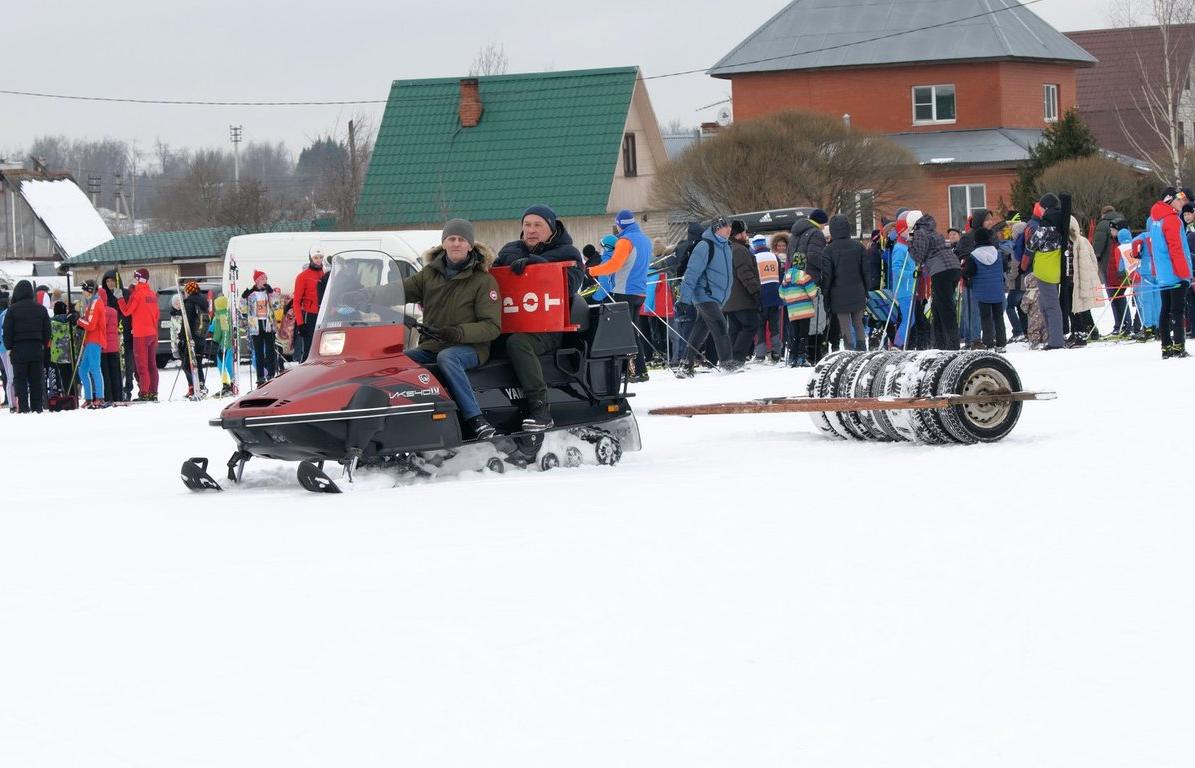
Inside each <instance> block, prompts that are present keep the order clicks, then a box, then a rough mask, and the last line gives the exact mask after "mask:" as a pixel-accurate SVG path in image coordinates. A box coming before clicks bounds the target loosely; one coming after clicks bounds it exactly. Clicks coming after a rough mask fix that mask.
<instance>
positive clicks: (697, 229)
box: [688, 221, 705, 242]
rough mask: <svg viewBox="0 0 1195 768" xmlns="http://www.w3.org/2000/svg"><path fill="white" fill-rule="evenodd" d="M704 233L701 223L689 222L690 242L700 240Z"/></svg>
mask: <svg viewBox="0 0 1195 768" xmlns="http://www.w3.org/2000/svg"><path fill="white" fill-rule="evenodd" d="M704 231H705V230H704V229H703V228H702V226H701V222H700V221H690V222H689V234H688V238H689V240H692V241H694V242H696V241H698V240H700V239H701V235H702V234H703V232H704Z"/></svg>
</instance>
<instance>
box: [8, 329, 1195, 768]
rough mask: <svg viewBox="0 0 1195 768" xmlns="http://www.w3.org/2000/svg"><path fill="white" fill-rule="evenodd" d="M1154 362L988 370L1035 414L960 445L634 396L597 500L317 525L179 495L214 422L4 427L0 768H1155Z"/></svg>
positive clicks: (717, 395) (375, 479) (701, 384)
mask: <svg viewBox="0 0 1195 768" xmlns="http://www.w3.org/2000/svg"><path fill="white" fill-rule="evenodd" d="M1157 356H1158V351H1157V346H1156V345H1150V346H1133V345H1126V346H1118V347H1108V346H1103V347H1098V346H1095V345H1093V346H1092V347H1090V348H1088V349H1085V350H1075V351H1066V352H1050V353H1028V352H1022V353H1016V354H1014V355H1012V358H1013V360H1014V362H1015V363H1016V365H1017V366H1018V368H1019V370H1020V372H1021V376H1022V379H1023V380H1024V382H1025V386H1026V387H1027V388H1031V389H1052V390H1056V391H1057V392H1058V393H1059V399H1058V400H1057V401H1056V402H1047V403H1027V404H1026V405H1025V410H1024V414H1023V416H1022V419H1021V423H1020V425H1019V426H1018V428H1017V429H1016V431H1015V432H1014V433H1013V434H1012V436H1011V437H1010V438H1009V439H1007V440H1006V441H1004V442H1002V443H999V444H995V445H981V446H971V447H962V446H953V447H924V446H914V445H907V444H905V445H865V444H858V443H845V442H834V441H831V440H828V439H825V438H823V437H822V436H820V435H819V434H817V433H816V432H814V430H813V427H812V425H811V423H810V422H809V419H808V417H806V416H803V415H785V416H729V417H702V418H697V419H677V418H667V417H649V416H646V410H647V409H648V408H650V407H653V406H657V405H665V404H681V403H698V402H713V401H720V400H731V399H735V400H737V399H743V398H746V397H751V396H761V395H785V394H795V393H799V392H802V391H803V389H804V384H805V380H806V376H807V373H806V372H802V371H790V370H777V369H771V368H768V369H757V370H752V371H751V372H749V373H747V374H744V375H741V376H732V377H721V376H715V375H706V376H700V377H698V378H697V379H694V380H691V381H676V380H671V379H669V380H663V378H662V377H660V376H657V377H656V379H655V380H653V381H651V382H649V383H648V384H646V385H643V386H642V387H641V388H640V389H639V396H638V397H637V398H636V401H635V406H636V408H637V409H638V410H639V411H640V412H641V416H640V426H641V430H642V435H643V442H644V450H643V451H642V452H640V453H636V454H630V455H628V456H626V457H625V458H624V461H623V463H622V464H621V465H620V466H618V467H615V468H608V467H585V468H581V469H575V470H556V471H553V472H550V473H538V472H512V473H507V474H506V475H503V476H497V475H480V474H477V475H470V476H467V477H461V478H460V479H458V480H453V481H438V482H432V483H425V484H421V485H415V486H410V487H403V488H391V487H389V486H390V484H391V483H390V481H389V480H388V479H387V478H384V477H379V476H376V475H375V476H372V477H366V478H364V479H363V480H362V482H361V483H359V484H358V486H357V487H356V488H354V489H353V492H351V493H346V494H344V495H342V496H316V495H313V494H308V493H306V492H304V491H302V490H299V489H298V486H297V485H296V484H295V482H294V479H293V467H283V466H282V465H278V466H277V467H273V468H272V467H270V466H268V465H267V464H266V463H262V462H253V463H250V465H249V467H248V469H247V477H248V478H250V482H248V483H247V486H248V487H246V488H242V489H238V490H237V491H235V492H229V493H224V494H219V495H214V494H209V495H196V494H191V493H189V492H187V491H186V490H185V489H183V487H182V485H181V484H180V483H179V480H178V466H179V464H180V462H181V460H182V459H183V458H185V457H187V456H193V455H206V456H208V457H210V458H211V459H212V460H213V463H214V464H215V465H216V468H217V470H220V469H222V467H223V462H224V460H225V459H226V458H227V456H228V454H229V453H230V452H231V450H232V444H231V441H229V440H228V439H227V438H226V437H225V436H224V435H223V434H222V433H221V432H220V431H219V430H217V429H213V428H210V427H208V426H207V425H206V420H207V419H208V418H209V417H211V416H213V415H214V414H215V413H216V412H217V410H218V408H219V407H220V406H219V404H218V403H215V402H207V403H184V402H179V403H170V404H162V405H158V406H152V405H139V406H134V407H130V408H122V409H109V410H106V411H102V412H77V413H66V414H46V415H43V416H41V417H32V416H21V417H16V416H9V415H8V414H3V415H2V416H0V425H2V426H0V429H2V430H3V432H2V434H3V436H4V439H3V440H2V441H0V476H2V477H3V488H4V493H5V496H4V503H3V504H2V505H0V525H2V529H0V765H3V766H20V767H21V768H41V767H43V766H55V767H58V766H87V767H88V768H106V767H108V766H112V767H113V768H115V767H117V766H119V767H120V768H128V767H129V766H155V767H156V766H171V767H172V768H183V767H190V766H204V767H205V768H208V767H210V766H254V767H259V766H287V767H288V768H293V767H295V766H354V767H360V766H396V765H404V766H472V765H501V766H603V767H605V766H613V765H624V766H686V767H689V766H794V765H801V766H818V768H829V767H836V766H843V767H845V766H852V767H856V766H869V767H876V766H902V767H903V766H908V767H910V768H913V767H916V768H928V767H931V766H933V767H937V766H941V767H942V768H946V767H949V768H958V766H968V768H979V767H986V766H1018V767H1020V766H1084V768H1097V767H1102V766H1109V767H1111V766H1118V767H1119V766H1151V768H1161V767H1163V766H1175V767H1178V766H1184V767H1186V766H1190V765H1192V764H1195V728H1192V727H1191V724H1192V722H1195V697H1193V696H1192V693H1191V692H1192V691H1193V690H1195V655H1193V654H1192V648H1195V590H1193V589H1192V585H1193V584H1195V558H1193V557H1192V547H1193V545H1195V521H1193V519H1192V515H1191V507H1190V503H1189V498H1190V495H1189V490H1187V489H1189V477H1190V476H1189V474H1188V472H1189V469H1188V465H1189V452H1188V451H1186V450H1185V449H1184V446H1185V444H1186V441H1185V439H1184V438H1183V436H1184V434H1185V433H1186V432H1187V431H1188V429H1189V424H1190V417H1191V408H1190V397H1191V392H1192V382H1193V381H1195V363H1191V362H1188V361H1166V362H1163V361H1161V360H1160V359H1158V358H1157ZM165 381H166V383H168V382H169V378H168V377H167V379H166V380H165ZM213 474H216V475H218V474H219V472H218V471H216V472H213ZM270 481H272V482H273V485H271V484H270Z"/></svg>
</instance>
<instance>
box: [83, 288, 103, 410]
mask: <svg viewBox="0 0 1195 768" xmlns="http://www.w3.org/2000/svg"><path fill="white" fill-rule="evenodd" d="M81 287H82V289H83V305H84V307H83V316H82V317H80V318H79V320H78V324H79V327H80V328H82V329H83V330H84V331H86V333H85V334H84V336H83V354H82V356H81V357H80V359H79V381H80V382H82V384H83V401H84V403H83V407H84V408H103V407H104V375H103V373H101V371H100V354H101V351H102V350H103V348H104V342H105V340H106V337H107V335H108V334H107V328H106V325H107V324H106V322H105V321H106V320H107V308H108V306H107V304H106V303H105V302H102V301H100V297H99V294H98V292H97V288H96V284H95V281H94V280H87V281H86V282H84V283H83V285H82V286H81Z"/></svg>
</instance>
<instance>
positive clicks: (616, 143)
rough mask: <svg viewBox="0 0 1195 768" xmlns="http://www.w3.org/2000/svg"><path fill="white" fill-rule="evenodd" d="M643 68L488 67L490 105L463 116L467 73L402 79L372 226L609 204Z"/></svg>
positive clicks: (365, 205)
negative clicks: (469, 120)
mask: <svg viewBox="0 0 1195 768" xmlns="http://www.w3.org/2000/svg"><path fill="white" fill-rule="evenodd" d="M638 76H639V69H638V67H620V68H616V69H588V70H577V71H573V72H541V73H535V74H523V75H494V76H489V77H479V78H477V80H478V90H479V93H480V97H481V103H482V106H483V108H484V110H485V111H484V113H483V114H482V116H481V122H480V123H479V124H478V125H477V126H475V127H473V128H462V127H461V125H460V120H459V117H458V115H459V112H458V109H459V104H460V79H459V78H436V79H432V80H396V81H395V82H394V83H393V85H391V87H390V100H389V102H388V103H387V104H386V112H385V114H384V115H383V117H382V126H381V129H380V130H379V131H378V137H377V141H376V142H375V144H374V150H373V157H372V159H371V160H370V163H369V172H368V173H367V174H366V176H365V183H364V185H363V187H362V190H361V198H360V200H359V202H358V204H357V211H356V217H357V223H358V224H361V225H363V226H367V227H383V226H396V225H409V224H417V223H424V222H439V221H443V220H445V219H446V218H451V217H454V216H460V217H464V218H467V219H473V220H477V221H493V220H496V219H517V218H518V216H519V214H520V213H522V212H523V210H524V209H525V208H526V207H527V206H528V205H531V204H533V203H547V204H548V205H551V206H552V207H553V209H554V210H555V211H556V213H557V214H559V215H560V216H562V217H563V216H593V215H601V214H604V213H605V212H606V204H607V201H608V199H609V197H610V185H611V183H612V182H613V179H614V172H615V169H616V167H617V164H618V156H619V152H620V150H621V148H622V136H623V128H624V127H625V125H626V120H627V114H628V112H629V111H630V108H631V96H632V94H633V93H634V90H635V80H636V79H637V78H638Z"/></svg>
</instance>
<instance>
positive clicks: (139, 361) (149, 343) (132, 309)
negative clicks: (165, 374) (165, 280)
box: [117, 268, 161, 400]
mask: <svg viewBox="0 0 1195 768" xmlns="http://www.w3.org/2000/svg"><path fill="white" fill-rule="evenodd" d="M117 303H118V304H119V305H120V311H121V314H123V315H124V316H125V317H130V318H132V322H133V360H134V363H135V364H136V366H137V382H138V385H139V386H140V388H141V391H140V392H139V393H138V394H137V399H138V400H157V399H158V362H157V354H158V322H159V321H160V320H161V313H160V312H159V311H158V294H157V292H156V291H154V289H153V288H150V287H149V270H148V269H145V268H141V269H139V270H137V271H136V272H134V273H133V290H132V292H130V293H129V298H128V299H127V300H126V299H123V298H121V299H117Z"/></svg>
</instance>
